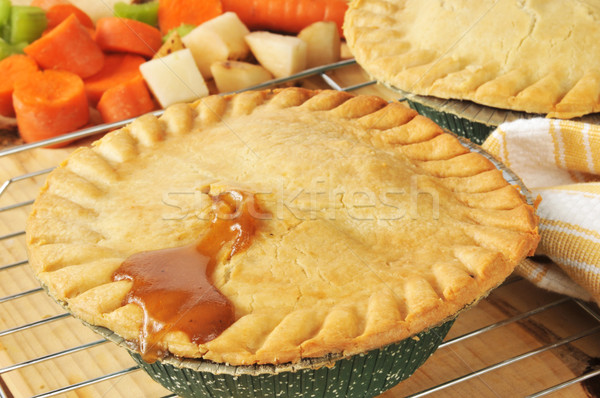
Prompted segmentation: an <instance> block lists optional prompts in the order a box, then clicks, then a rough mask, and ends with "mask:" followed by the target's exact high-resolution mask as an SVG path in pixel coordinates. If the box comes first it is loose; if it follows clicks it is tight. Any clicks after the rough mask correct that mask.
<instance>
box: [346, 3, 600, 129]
mask: <svg viewBox="0 0 600 398" xmlns="http://www.w3.org/2000/svg"><path fill="white" fill-rule="evenodd" d="M599 20H600V3H599V2H598V1H589V0H588V1H585V0H582V1H571V0H553V1H546V0H499V1H495V0H484V1H477V2H473V1H466V0H448V1H437V0H426V1H422V0H356V1H353V2H352V3H351V5H350V8H349V10H348V12H347V14H346V19H345V22H344V34H345V37H346V39H347V41H348V45H349V46H350V48H351V50H352V52H353V54H354V55H355V57H356V60H357V61H358V63H359V64H360V65H361V66H362V67H363V68H365V70H366V71H367V72H368V73H369V74H371V75H372V76H373V77H375V78H376V79H377V80H379V81H380V82H383V83H385V84H388V85H390V86H393V87H395V88H397V89H400V90H403V91H405V92H408V93H414V94H418V95H427V96H434V97H438V98H450V99H464V100H471V101H474V102H476V103H479V104H483V105H487V106H492V107H497V108H502V109H511V110H517V111H524V112H529V113H541V114H547V115H548V116H550V117H556V118H567V119H568V118H573V117H577V116H582V115H586V114H589V113H593V112H599V111H600V67H599V66H598V59H599V58H600V23H599V22H598V21H599Z"/></svg>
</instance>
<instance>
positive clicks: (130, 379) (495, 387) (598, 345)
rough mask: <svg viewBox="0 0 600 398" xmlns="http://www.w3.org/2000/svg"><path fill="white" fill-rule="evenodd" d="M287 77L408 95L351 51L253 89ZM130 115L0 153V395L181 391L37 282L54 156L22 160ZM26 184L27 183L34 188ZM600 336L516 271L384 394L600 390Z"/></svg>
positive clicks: (589, 313) (572, 306) (579, 313)
mask: <svg viewBox="0 0 600 398" xmlns="http://www.w3.org/2000/svg"><path fill="white" fill-rule="evenodd" d="M347 76H352V78H350V79H348V78H347ZM290 84H295V85H304V86H307V87H330V88H333V89H336V90H343V91H352V92H363V91H365V90H366V91H368V92H369V93H371V92H373V91H374V93H375V94H378V95H381V94H382V93H384V94H385V96H387V97H388V98H389V99H396V100H398V99H399V98H397V97H398V94H397V93H395V92H391V91H389V90H388V91H385V90H387V89H385V88H383V87H380V86H379V85H377V84H376V83H375V82H374V81H371V80H369V79H368V77H367V76H366V74H365V73H364V72H363V71H362V70H361V69H360V68H359V67H358V66H357V65H356V64H355V62H354V61H353V60H351V59H350V60H344V61H341V62H338V63H335V64H331V65H327V66H323V67H319V68H314V69H310V70H307V71H305V72H302V73H300V74H298V75H294V76H291V77H289V78H285V79H277V80H273V81H270V82H267V83H265V84H263V85H260V86H256V87H254V88H256V89H258V88H265V87H270V86H278V85H290ZM381 90H384V91H381ZM156 113H157V114H159V113H160V111H158V112H156ZM124 123H126V122H119V123H112V124H109V125H101V126H96V127H93V128H89V129H85V130H81V131H79V132H76V133H73V134H69V135H67V136H64V137H61V138H56V139H52V140H47V141H44V142H41V143H36V144H27V145H20V146H15V147H12V148H8V149H4V150H2V151H0V161H2V160H6V159H8V160H11V159H14V161H13V162H12V163H11V169H10V170H3V169H0V170H2V171H3V172H5V173H7V174H6V177H5V178H6V180H5V181H4V182H3V183H2V181H0V183H2V185H0V233H2V235H0V261H1V262H0V397H3V398H10V397H15V398H20V397H36V398H39V397H54V396H72V397H88V396H89V397H113V396H114V397H124V396H126V397H127V398H132V397H137V396H139V397H172V396H173V395H172V394H170V393H169V392H168V391H167V390H164V389H163V388H162V387H160V386H159V385H158V384H156V383H154V382H153V381H152V380H151V379H150V378H149V377H148V376H147V375H146V374H145V373H143V372H142V371H141V370H139V369H138V367H137V366H136V365H135V364H134V362H133V361H132V360H131V358H129V356H128V355H127V354H126V353H125V352H124V350H122V349H120V348H118V347H115V346H114V345H113V344H111V343H107V342H106V341H105V340H103V339H100V338H99V337H98V336H97V335H95V334H94V333H93V332H91V331H90V330H89V329H88V328H86V327H84V326H82V325H81V324H80V323H79V322H78V321H76V320H74V319H73V318H72V317H71V316H70V315H68V314H66V313H64V310H63V309H62V308H61V307H60V306H58V305H57V304H55V303H54V302H53V301H51V299H50V298H48V296H47V295H46V294H45V293H44V292H43V291H42V289H41V288H40V287H38V285H37V282H36V281H35V279H34V278H33V276H32V274H31V272H30V270H29V268H28V265H27V255H26V252H25V250H24V246H25V239H24V224H25V218H26V214H27V211H28V208H29V206H30V205H31V204H32V203H33V199H34V198H33V196H34V194H32V193H31V192H34V191H33V190H32V189H31V187H35V189H37V188H38V187H39V186H41V184H43V181H44V178H45V175H46V174H47V173H49V172H50V171H51V170H52V168H53V167H54V166H55V164H52V162H54V161H55V160H54V159H55V158H54V157H50V158H49V159H52V160H48V159H45V158H44V156H43V155H39V156H38V155H37V154H36V156H33V155H32V156H31V157H27V159H28V160H27V161H24V160H22V157H23V156H27V154H29V153H32V152H33V151H36V150H38V149H37V148H39V147H41V146H45V145H49V144H55V143H59V142H63V141H69V140H73V139H75V138H83V137H88V136H94V135H96V134H99V133H102V132H105V131H109V130H111V129H114V128H117V127H120V126H121V125H123V124H124ZM45 151H49V150H45ZM58 151H60V150H58ZM44 153H46V152H44ZM2 164H4V163H2ZM13 169H14V170H13ZM21 185H28V186H29V187H30V189H29V190H28V191H27V192H29V194H24V193H23V190H22V189H21V188H20V186H21ZM599 335H600V314H599V311H598V307H597V306H595V305H593V304H590V303H586V302H582V301H580V300H576V299H572V298H568V297H563V296H559V295H556V294H552V293H549V292H546V291H542V290H540V289H537V288H535V287H534V286H532V285H531V284H529V282H527V281H525V280H522V279H520V278H517V277H511V278H509V280H508V281H507V282H505V283H504V284H503V285H502V286H500V287H499V288H497V289H496V290H495V291H493V292H492V294H491V295H490V296H489V297H487V298H486V299H484V300H482V301H481V302H480V303H479V304H477V305H476V306H474V307H473V308H471V309H469V310H468V311H465V312H463V313H462V314H461V315H459V317H458V319H457V320H456V322H455V324H454V326H453V327H452V329H451V330H450V333H449V335H448V337H447V338H446V340H445V341H444V343H442V345H441V346H440V348H439V349H438V350H437V351H436V353H435V354H434V355H433V356H432V357H431V358H430V359H429V360H428V361H427V362H426V363H425V365H423V366H422V367H421V368H420V369H419V370H418V371H417V372H416V373H415V374H414V375H413V376H412V377H411V378H409V379H408V380H407V381H405V382H403V383H401V384H400V385H399V386H397V387H395V388H394V389H393V390H391V391H389V392H387V393H385V394H384V395H385V396H386V397H405V396H406V397H424V396H431V397H464V396H477V397H488V396H489V397H521V396H522V397H525V396H528V397H541V396H553V397H556V396H561V397H562V396H564V397H591V396H598V395H599V394H600V388H599V387H598V385H599V384H600V380H599V379H600V378H599V377H598V375H599V374H600V360H599V358H600V339H599V338H598V336H599Z"/></svg>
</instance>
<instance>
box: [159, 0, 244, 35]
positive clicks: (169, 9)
mask: <svg viewBox="0 0 600 398" xmlns="http://www.w3.org/2000/svg"><path fill="white" fill-rule="evenodd" d="M240 3H246V4H247V0H246V1H240ZM222 13H223V7H222V6H221V0H202V1H198V0H160V2H159V3H158V26H159V27H160V31H161V32H162V34H163V35H164V34H167V32H169V31H170V30H171V29H174V28H177V27H178V26H180V25H181V24H190V25H200V24H201V23H202V22H206V21H208V20H209V19H212V18H214V17H216V16H218V15H221V14H222Z"/></svg>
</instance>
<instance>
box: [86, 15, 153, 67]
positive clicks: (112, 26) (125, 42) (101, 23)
mask: <svg viewBox="0 0 600 398" xmlns="http://www.w3.org/2000/svg"><path fill="white" fill-rule="evenodd" d="M95 39H96V43H98V45H99V46H100V48H101V49H103V50H104V51H116V52H125V53H133V54H139V55H143V56H145V57H149V58H150V57H152V56H153V55H154V53H156V52H157V51H158V49H159V48H160V46H161V45H162V35H161V34H160V31H159V30H158V29H156V28H155V27H153V26H150V25H148V24H145V23H143V22H140V21H136V20H133V19H127V18H119V17H107V18H100V19H99V20H98V21H96V37H95Z"/></svg>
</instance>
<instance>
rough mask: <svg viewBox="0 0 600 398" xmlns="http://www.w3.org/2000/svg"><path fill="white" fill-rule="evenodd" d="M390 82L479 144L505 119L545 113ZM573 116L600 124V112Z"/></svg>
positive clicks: (448, 126) (437, 118)
mask: <svg viewBox="0 0 600 398" xmlns="http://www.w3.org/2000/svg"><path fill="white" fill-rule="evenodd" d="M386 86H387V87H388V88H390V89H391V90H394V91H396V92H398V93H399V94H401V95H402V98H401V100H403V101H406V103H407V104H408V105H409V106H410V107H411V108H412V109H414V110H416V111H417V112H419V114H421V115H423V116H426V117H428V118H429V119H431V120H433V121H434V122H435V123H437V124H438V125H439V126H441V127H443V128H445V129H448V130H450V131H452V132H453V133H455V134H457V135H459V136H462V137H465V138H468V139H469V140H471V141H473V142H474V143H476V144H483V142H484V141H485V139H486V138H487V137H488V136H489V135H490V134H491V133H492V132H493V131H494V130H495V129H496V128H497V127H498V126H499V125H500V124H502V123H505V122H511V121H514V120H519V119H533V118H543V117H545V115H543V114H537V113H527V112H521V111H514V110H510V109H500V108H494V107H491V106H486V105H481V104H478V103H475V102H473V101H469V100H458V99H445V98H438V97H431V96H423V95H416V94H413V93H409V92H406V91H403V90H400V89H398V88H395V87H393V86H389V85H386ZM570 120H572V121H579V122H584V123H591V124H600V113H593V114H588V115H585V116H582V117H578V118H573V119H570Z"/></svg>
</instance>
